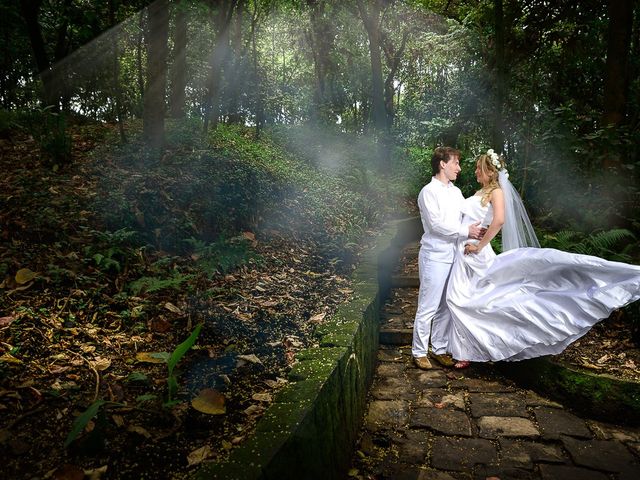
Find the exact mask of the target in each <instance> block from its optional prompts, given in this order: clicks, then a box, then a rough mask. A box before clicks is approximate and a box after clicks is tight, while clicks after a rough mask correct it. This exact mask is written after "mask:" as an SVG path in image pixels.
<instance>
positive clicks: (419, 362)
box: [413, 357, 433, 370]
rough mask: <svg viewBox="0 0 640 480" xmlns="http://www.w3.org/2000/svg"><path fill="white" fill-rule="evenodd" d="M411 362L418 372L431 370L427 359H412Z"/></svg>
mask: <svg viewBox="0 0 640 480" xmlns="http://www.w3.org/2000/svg"><path fill="white" fill-rule="evenodd" d="M413 362H414V363H415V364H416V367H418V368H419V369H420V370H431V369H432V368H433V366H432V365H431V362H430V361H429V359H428V358H427V357H413Z"/></svg>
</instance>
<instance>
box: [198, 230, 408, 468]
mask: <svg viewBox="0 0 640 480" xmlns="http://www.w3.org/2000/svg"><path fill="white" fill-rule="evenodd" d="M415 227H416V221H415V219H409V220H403V221H397V222H394V223H393V224H392V225H391V226H390V227H389V228H388V229H387V230H386V231H385V232H384V233H383V234H382V235H380V236H379V237H378V239H377V242H376V243H377V246H376V247H375V248H373V249H371V250H370V251H368V252H367V253H366V254H364V255H363V258H362V259H361V262H360V264H359V266H358V268H357V269H356V271H355V272H354V275H353V281H354V286H353V290H354V293H353V297H352V299H351V300H350V301H349V302H348V303H345V304H343V305H342V306H341V307H340V308H339V309H338V311H337V312H336V314H335V315H333V316H332V318H330V319H329V321H328V322H327V323H325V324H323V325H321V326H319V327H318V328H317V330H316V334H317V339H318V342H317V343H318V347H315V348H309V349H307V350H303V351H301V352H299V353H298V354H297V356H296V358H297V360H298V362H297V363H296V364H295V365H294V367H293V368H292V370H291V372H290V373H289V380H290V381H291V383H290V384H289V385H287V386H286V387H285V388H283V389H282V390H280V391H279V392H278V394H277V395H276V397H275V399H274V403H273V404H272V405H271V406H270V407H269V408H268V409H267V411H266V412H265V414H264V416H263V417H262V418H261V419H260V421H259V422H258V424H257V426H256V430H255V434H254V435H253V436H252V437H251V438H250V439H248V440H247V442H245V443H244V444H243V445H241V446H240V447H238V448H237V449H235V450H233V451H232V452H231V455H230V457H229V459H228V461H227V462H225V463H216V464H208V465H205V466H203V467H202V468H201V469H200V470H199V471H198V472H197V474H196V475H195V478H198V479H224V480H234V479H236V480H252V479H269V480H271V479H273V480H275V479H277V480H287V479H295V480H300V479H301V478H303V479H309V480H312V479H322V480H329V479H343V478H344V476H345V472H346V470H347V469H348V467H349V465H350V463H351V457H352V454H353V448H354V446H355V442H356V440H357V435H358V432H359V431H360V427H361V424H362V418H363V415H364V411H365V407H366V397H367V391H368V389H369V386H370V385H371V381H372V380H373V374H374V370H375V365H376V356H377V350H378V336H379V312H380V306H381V302H383V301H384V300H385V299H386V297H387V296H388V293H389V289H390V284H391V273H392V270H393V267H394V266H395V264H396V262H397V260H398V256H399V252H400V249H401V248H402V247H403V246H404V245H405V244H406V243H407V241H409V240H411V239H412V238H414V237H415V233H414V232H413V231H412V230H413V229H415Z"/></svg>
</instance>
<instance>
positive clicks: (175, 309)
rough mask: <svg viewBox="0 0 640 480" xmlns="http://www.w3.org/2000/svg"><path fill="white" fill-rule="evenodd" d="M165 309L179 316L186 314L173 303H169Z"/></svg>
mask: <svg viewBox="0 0 640 480" xmlns="http://www.w3.org/2000/svg"><path fill="white" fill-rule="evenodd" d="M164 308H166V309H167V310H169V311H170V312H171V313H176V314H178V315H184V313H183V312H182V310H180V309H179V308H178V307H176V306H175V305H174V304H173V303H171V302H167V303H165V304H164Z"/></svg>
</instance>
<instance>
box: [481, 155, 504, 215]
mask: <svg viewBox="0 0 640 480" xmlns="http://www.w3.org/2000/svg"><path fill="white" fill-rule="evenodd" d="M494 159H495V154H494V157H493V158H492V157H491V155H489V154H486V153H483V154H482V155H480V156H479V157H478V158H477V160H476V164H477V165H479V166H480V171H481V172H482V174H483V176H484V177H486V178H488V179H489V181H488V182H487V183H486V184H484V185H482V189H481V190H480V191H481V192H482V195H481V197H482V198H481V199H480V204H481V205H482V206H483V207H484V206H486V205H487V203H489V200H490V199H491V194H492V193H493V191H494V190H496V189H498V188H500V184H499V183H498V170H502V169H503V168H504V167H505V162H504V158H503V157H502V156H499V157H498V163H499V164H500V165H499V166H496V165H495V164H494V163H493V160H494Z"/></svg>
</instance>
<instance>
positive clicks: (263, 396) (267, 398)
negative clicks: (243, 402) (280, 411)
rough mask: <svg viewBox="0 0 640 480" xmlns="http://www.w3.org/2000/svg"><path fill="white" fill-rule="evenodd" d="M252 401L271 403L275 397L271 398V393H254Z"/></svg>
mask: <svg viewBox="0 0 640 480" xmlns="http://www.w3.org/2000/svg"><path fill="white" fill-rule="evenodd" d="M251 399H252V400H256V401H257V402H267V403H269V402H271V401H272V400H273V397H272V396H271V394H270V393H254V394H253V395H252V396H251Z"/></svg>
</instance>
